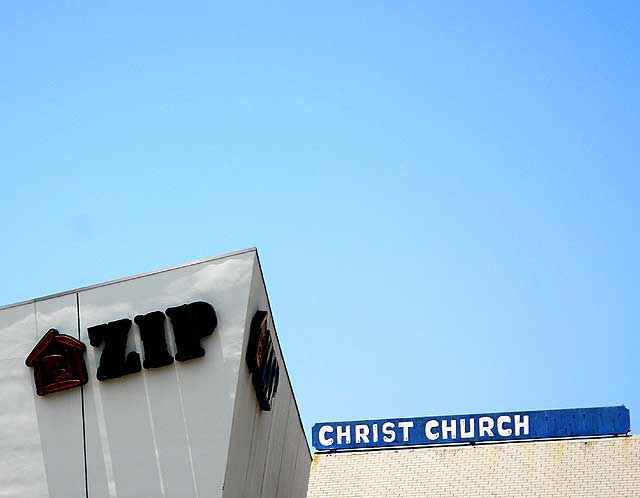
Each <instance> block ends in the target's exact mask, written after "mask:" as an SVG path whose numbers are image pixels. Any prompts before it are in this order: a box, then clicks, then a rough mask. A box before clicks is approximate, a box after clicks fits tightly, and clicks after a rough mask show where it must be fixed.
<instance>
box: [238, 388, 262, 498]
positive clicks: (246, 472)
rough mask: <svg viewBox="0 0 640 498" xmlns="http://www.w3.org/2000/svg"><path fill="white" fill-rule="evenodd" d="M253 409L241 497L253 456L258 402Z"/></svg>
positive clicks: (243, 494)
mask: <svg viewBox="0 0 640 498" xmlns="http://www.w3.org/2000/svg"><path fill="white" fill-rule="evenodd" d="M254 406H255V408H254V410H253V427H252V428H251V445H250V446H249V454H248V455H247V468H246V469H245V472H244V483H243V485H242V496H245V492H246V490H247V481H248V480H249V467H250V466H251V455H252V454H253V440H254V436H255V433H256V421H257V420H258V412H257V410H260V406H258V400H256V403H255V405H254Z"/></svg>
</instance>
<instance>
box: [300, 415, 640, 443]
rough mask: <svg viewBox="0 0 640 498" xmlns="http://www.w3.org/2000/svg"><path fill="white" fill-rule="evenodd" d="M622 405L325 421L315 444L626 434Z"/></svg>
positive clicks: (316, 430) (315, 432)
mask: <svg viewBox="0 0 640 498" xmlns="http://www.w3.org/2000/svg"><path fill="white" fill-rule="evenodd" d="M630 428H631V422H630V419H629V410H628V409H627V408H625V407H624V406H609V407H603V408H576V409H570V410H542V411H532V412H507V413H482V414H478V415H445V416H441V417H419V418H394V419H383V420H357V421H353V422H326V423H319V424H315V425H314V426H313V446H315V448H316V449H317V450H321V451H322V450H345V449H357V448H379V447H387V446H422V445H428V444H446V443H473V442H481V441H506V440H518V439H544V438H566V437H577V436H605V435H618V434H626V433H628V432H629V430H630Z"/></svg>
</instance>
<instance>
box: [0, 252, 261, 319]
mask: <svg viewBox="0 0 640 498" xmlns="http://www.w3.org/2000/svg"><path fill="white" fill-rule="evenodd" d="M249 252H255V253H256V254H257V253H258V250H257V248H256V247H248V248H247V249H241V250H239V251H233V252H228V253H226V254H221V255H220V256H213V257H210V258H204V259H199V260H196V261H191V262H190V263H183V264H180V265H175V266H170V267H169V268H162V269H160V270H152V271H148V272H145V273H139V274H136V275H131V276H128V277H122V278H116V279H114V280H107V281H106V282H102V283H99V284H93V285H87V286H84V287H78V288H76V289H71V290H68V291H64V292H56V293H55V294H48V295H45V296H41V297H36V298H34V299H27V300H26V301H20V302H17V303H13V304H5V305H2V306H0V311H2V310H6V309H9V308H15V307H17V306H24V305H25V304H34V303H37V302H38V301H46V300H47V299H53V298H56V297H60V296H66V295H67V294H76V293H78V292H83V291H87V290H91V289H96V288H98V287H105V286H107V285H113V284H118V283H120V282H126V281H127V280H135V279H137V278H142V277H148V276H150V275H156V274H158V273H164V272H167V271H171V270H177V269H178V268H186V267H188V266H194V265H199V264H201V263H208V262H209V261H215V260H217V259H224V258H229V257H231V256H237V255H239V254H246V253H249Z"/></svg>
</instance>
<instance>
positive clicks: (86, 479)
mask: <svg viewBox="0 0 640 498" xmlns="http://www.w3.org/2000/svg"><path fill="white" fill-rule="evenodd" d="M76 315H77V317H78V340H80V296H79V294H78V293H77V292H76ZM80 407H81V409H82V453H83V456H84V494H85V497H86V498H89V477H88V475H87V430H86V423H85V414H84V386H80Z"/></svg>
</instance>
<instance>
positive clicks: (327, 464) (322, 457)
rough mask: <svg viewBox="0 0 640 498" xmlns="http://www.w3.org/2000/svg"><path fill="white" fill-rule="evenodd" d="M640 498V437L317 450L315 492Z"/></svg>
mask: <svg viewBox="0 0 640 498" xmlns="http://www.w3.org/2000/svg"><path fill="white" fill-rule="evenodd" d="M343 497H345V498H346V497H349V498H358V497H375V498H385V497H407V498H409V497H415V498H418V497H419V498H426V497H429V498H440V497H442V498H444V497H447V498H462V497H464V498H476V497H477V498H485V497H492V498H520V497H522V498H524V497H527V498H529V497H541V498H556V497H557V498H560V497H580V498H605V497H611V498H613V497H615V498H632V497H633V498H638V497H640V436H638V435H636V436H628V437H624V436H622V437H604V438H581V439H571V440H549V441H531V442H510V443H488V444H475V445H469V444H466V445H460V446H436V447H424V448H405V449H381V450H373V451H362V450H358V451H349V452H334V453H316V454H315V456H314V458H313V463H312V466H311V476H310V481H309V489H308V493H307V498H343Z"/></svg>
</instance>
